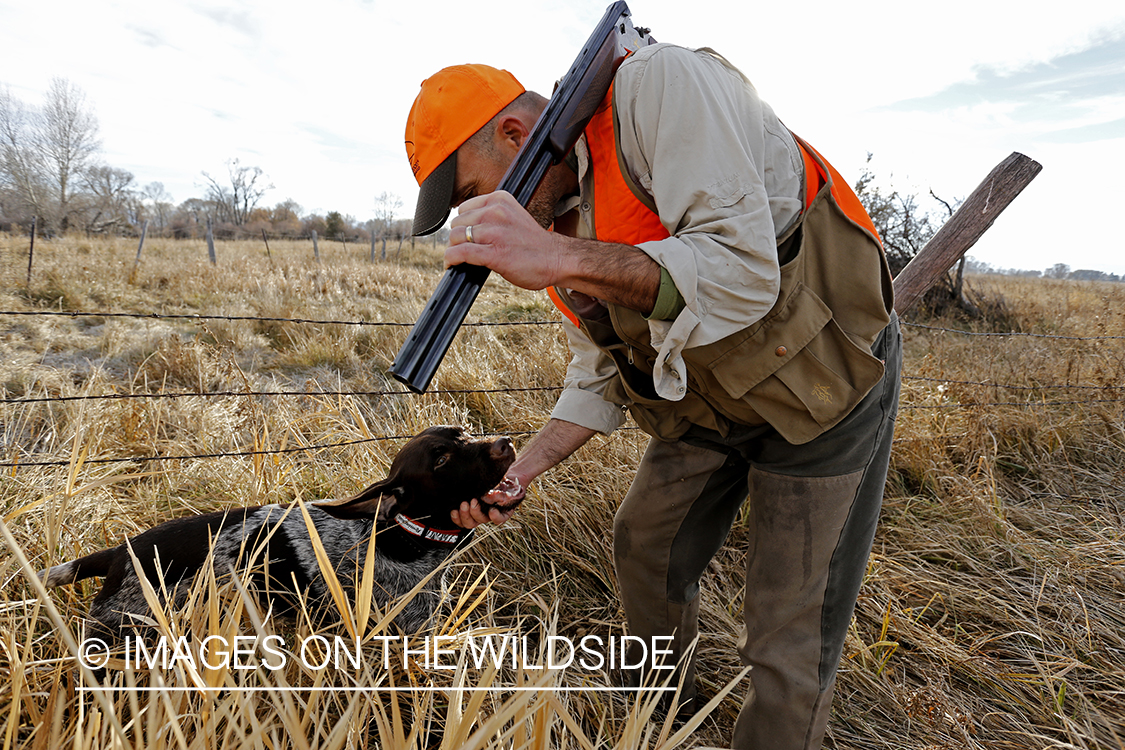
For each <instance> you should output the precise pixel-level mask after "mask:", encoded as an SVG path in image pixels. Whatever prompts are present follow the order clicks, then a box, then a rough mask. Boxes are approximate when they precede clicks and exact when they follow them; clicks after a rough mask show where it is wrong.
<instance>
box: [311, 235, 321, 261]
mask: <svg viewBox="0 0 1125 750" xmlns="http://www.w3.org/2000/svg"><path fill="white" fill-rule="evenodd" d="M312 237H313V258H315V259H316V262H317V263H319V262H320V245H318V244H316V230H315V229H314V230H312Z"/></svg>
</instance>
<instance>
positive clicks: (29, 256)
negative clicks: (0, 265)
mask: <svg viewBox="0 0 1125 750" xmlns="http://www.w3.org/2000/svg"><path fill="white" fill-rule="evenodd" d="M38 219H39V217H37V216H32V217H31V246H30V247H28V248H27V288H28V289H31V261H32V259H33V258H34V257H35V223H36V222H37V221H38Z"/></svg>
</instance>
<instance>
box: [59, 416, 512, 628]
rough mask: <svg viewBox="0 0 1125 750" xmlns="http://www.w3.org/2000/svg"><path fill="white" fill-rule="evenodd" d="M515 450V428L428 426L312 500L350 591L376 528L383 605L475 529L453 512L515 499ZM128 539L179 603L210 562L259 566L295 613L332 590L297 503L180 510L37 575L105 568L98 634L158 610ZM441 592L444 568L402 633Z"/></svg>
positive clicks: (282, 604) (273, 602) (96, 611)
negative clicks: (501, 432)
mask: <svg viewBox="0 0 1125 750" xmlns="http://www.w3.org/2000/svg"><path fill="white" fill-rule="evenodd" d="M515 455H516V453H515V448H514V447H513V445H512V441H511V439H509V438H507V437H501V438H499V439H497V440H491V441H490V440H476V441H474V440H471V439H470V438H469V436H468V435H467V434H466V433H465V431H464V430H463V429H461V428H459V427H450V426H439V427H430V428H428V429H426V430H424V431H422V432H421V433H419V434H418V435H415V436H414V437H413V438H411V439H410V441H409V442H407V444H406V445H405V446H403V448H402V450H400V451H399V453H398V455H397V456H396V457H395V459H394V461H392V463H391V467H390V470H389V471H388V475H387V478H386V479H384V480H383V481H381V482H376V483H375V484H372V485H371V486H370V487H368V488H366V489H365V490H363V491H362V492H360V493H358V494H356V495H354V496H352V497H349V498H345V499H343V500H325V501H321V502H317V503H312V504H310V505H309V506H307V510H308V513H309V516H310V517H311V518H312V522H313V524H314V526H315V528H316V531H317V534H318V535H319V537H320V541H321V543H322V546H323V548H324V551H325V553H326V554H327V557H328V560H329V562H330V564H331V565H332V567H333V569H334V570H335V573H336V577H337V579H338V580H339V582H340V584H341V587H342V588H343V589H344V590H345V592H346V593H347V594H348V596H349V598H350V599H352V600H353V601H354V598H355V588H356V586H357V585H358V581H359V579H360V576H361V575H362V571H363V565H364V560H365V558H366V555H367V547H368V544H369V543H370V542H371V540H372V537H373V535H374V539H375V553H374V580H375V585H374V586H373V591H372V594H373V598H374V599H375V601H376V602H377V603H378V604H379V605H380V606H386V605H387V603H388V602H390V601H391V600H393V599H395V598H396V597H399V596H401V595H403V594H405V593H407V592H409V591H411V590H412V589H414V587H415V586H416V585H417V584H418V583H419V582H420V581H422V579H424V578H425V577H426V576H427V575H429V574H430V573H431V572H432V571H433V570H434V569H435V568H436V567H437V566H438V565H439V564H441V562H442V561H444V560H445V559H446V558H447V557H449V555H450V554H451V553H452V552H453V550H454V549H455V548H456V547H457V546H458V545H459V544H461V543H463V542H464V541H465V540H466V538H467V536H468V535H469V534H470V533H471V532H469V531H466V530H465V529H460V528H456V527H454V524H453V522H452V521H451V520H450V511H452V510H453V509H455V508H459V507H460V505H461V503H462V502H465V501H469V500H472V499H473V498H477V499H483V498H484V497H485V496H486V495H488V496H489V497H493V498H502V499H504V500H505V501H506V502H505V507H507V506H508V505H509V504H510V505H513V506H514V505H516V504H518V503H519V502H520V501H521V500H522V499H523V494H524V493H523V491H522V489H521V488H519V486H518V482H515V481H514V480H513V479H511V478H509V479H505V475H506V473H507V470H508V467H509V466H510V465H511V464H512V462H513V461H514V460H515ZM490 491H491V494H489V493H490ZM130 549H132V552H133V554H134V555H136V558H137V560H138V562H139V563H140V567H141V570H142V571H143V573H144V576H145V578H146V579H148V581H149V583H151V584H152V587H153V589H154V590H155V591H156V592H157V593H158V594H160V592H162V591H167V592H168V598H169V599H171V600H173V602H174V604H175V606H182V605H183V604H184V602H186V600H187V596H188V594H189V592H190V590H191V586H192V582H193V580H194V578H195V575H196V574H197V573H199V572H200V571H201V570H203V569H204V568H205V566H207V565H208V564H209V563H210V564H213V565H214V570H215V573H216V575H223V574H229V573H231V572H235V571H246V570H249V571H251V580H252V582H253V583H254V587H255V588H256V589H257V591H258V594H259V596H261V597H262V598H263V599H264V603H266V604H269V605H270V606H271V607H272V610H273V612H275V613H278V614H281V615H292V614H295V613H296V612H297V611H299V607H300V600H301V599H302V598H303V599H304V602H305V606H306V607H308V608H309V609H311V610H313V611H314V614H317V615H319V616H321V617H322V616H323V615H325V614H326V613H327V612H328V611H330V610H331V606H332V605H331V602H332V598H331V594H330V593H329V590H328V586H327V585H326V583H325V580H324V577H323V575H322V574H321V570H320V565H319V564H318V562H317V557H316V554H315V551H314V548H313V543H312V540H311V539H310V536H309V532H308V528H307V526H306V525H305V520H304V517H303V514H302V513H301V510H300V508H297V507H295V506H290V507H288V508H287V507H284V506H281V505H263V506H254V507H247V508H238V509H232V510H224V511H218V512H216V513H209V514H205V515H199V516H188V517H184V518H176V519H173V520H170V521H166V522H165V523H162V524H160V525H158V526H154V527H153V528H151V529H149V530H148V531H146V532H144V533H142V534H139V535H137V536H135V537H133V538H131V539H129V540H128V542H126V543H123V544H121V545H119V546H117V547H113V548H111V549H105V550H101V551H100V552H95V553H93V554H90V555H87V556H85V557H81V558H79V559H77V560H72V561H70V562H67V563H63V564H62V565H56V566H54V567H52V568H48V569H46V570H42V571H40V572H39V577H40V579H41V580H42V581H43V583H44V585H45V586H47V587H49V588H50V587H57V586H64V585H67V584H71V583H74V582H75V581H81V580H83V579H86V578H91V577H94V576H104V577H105V581H104V582H103V584H102V588H101V591H100V592H99V593H98V595H97V596H96V597H95V599H94V601H93V603H92V604H91V607H90V617H91V618H92V619H93V620H94V621H95V628H96V629H97V630H99V631H100V632H99V634H100V635H103V636H108V637H110V638H112V639H113V640H119V639H120V638H121V637H122V636H124V635H125V634H126V633H128V632H130V631H129V629H130V628H137V627H141V628H142V629H144V627H145V626H144V623H145V622H146V621H148V620H149V619H150V618H151V615H152V613H151V610H150V608H149V606H148V603H147V602H146V600H145V597H144V593H143V590H142V587H141V583H140V580H139V579H138V577H137V573H136V568H135V566H134V565H133V561H132V559H131V558H130V555H129V550H130ZM161 581H163V588H162V584H161ZM440 590H441V581H440V577H439V576H434V577H433V578H432V579H431V581H430V582H429V584H427V585H426V586H425V587H424V588H423V590H422V591H420V592H419V594H418V595H416V596H414V597H413V598H412V599H411V601H410V602H409V603H407V605H406V606H405V607H404V609H403V610H402V611H401V612H400V613H399V614H398V615H397V617H396V618H395V622H396V624H397V625H398V626H399V627H400V628H401V629H402V630H403V631H404V632H406V633H414V632H417V631H418V630H419V629H421V628H422V626H423V625H424V624H425V623H426V621H427V620H429V619H430V617H431V616H432V615H433V613H434V611H435V609H436V608H437V605H438V602H439V600H440V598H441V591H440ZM163 603H165V602H162V604H163ZM149 635H151V633H149Z"/></svg>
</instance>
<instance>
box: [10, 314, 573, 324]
mask: <svg viewBox="0 0 1125 750" xmlns="http://www.w3.org/2000/svg"><path fill="white" fill-rule="evenodd" d="M0 315H23V316H37V315H42V316H48V317H56V318H138V319H143V320H237V321H252V322H260V323H301V324H312V325H336V326H375V327H377V326H392V327H396V328H405V327H410V326H413V325H414V324H413V323H396V322H391V321H384V320H321V319H317V318H276V317H265V316H259V315H197V314H195V313H123V312H63V311H58V310H0ZM559 323H560V321H557V320H503V321H485V322H477V323H462V324H461V325H462V326H463V327H492V326H497V327H499V326H547V325H559Z"/></svg>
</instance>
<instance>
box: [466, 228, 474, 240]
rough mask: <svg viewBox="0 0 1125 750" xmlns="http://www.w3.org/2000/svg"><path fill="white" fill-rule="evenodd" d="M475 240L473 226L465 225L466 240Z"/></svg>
mask: <svg viewBox="0 0 1125 750" xmlns="http://www.w3.org/2000/svg"><path fill="white" fill-rule="evenodd" d="M472 241H473V228H472V226H466V227H465V242H472Z"/></svg>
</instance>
